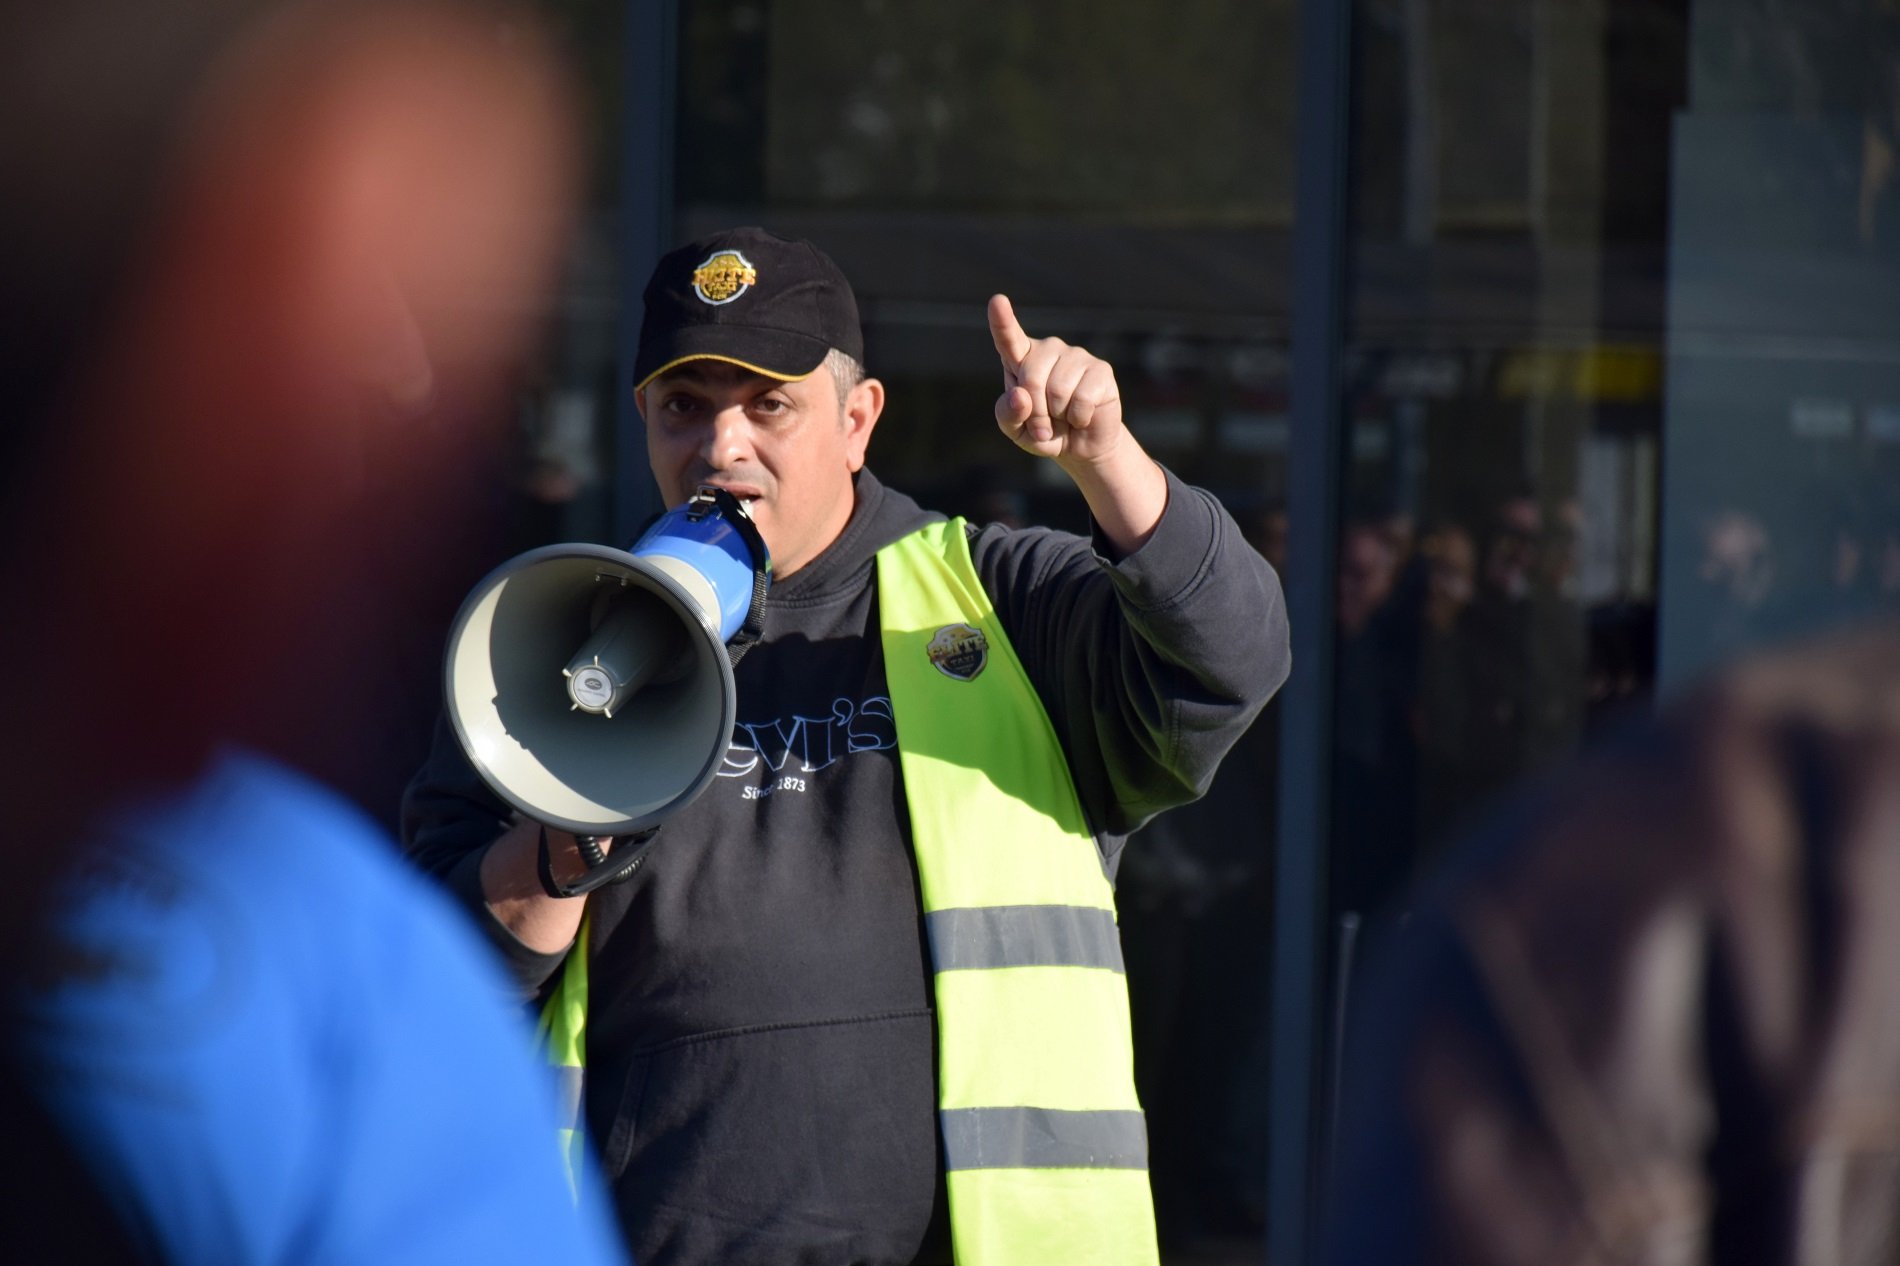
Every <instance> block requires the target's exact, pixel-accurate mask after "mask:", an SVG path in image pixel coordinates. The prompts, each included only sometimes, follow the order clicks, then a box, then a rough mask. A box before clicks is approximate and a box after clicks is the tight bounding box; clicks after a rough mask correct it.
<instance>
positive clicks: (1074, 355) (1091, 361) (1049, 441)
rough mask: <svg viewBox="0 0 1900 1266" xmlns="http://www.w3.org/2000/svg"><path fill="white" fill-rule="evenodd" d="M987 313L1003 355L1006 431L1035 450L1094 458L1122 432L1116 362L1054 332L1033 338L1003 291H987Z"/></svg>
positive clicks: (1001, 415)
mask: <svg viewBox="0 0 1900 1266" xmlns="http://www.w3.org/2000/svg"><path fill="white" fill-rule="evenodd" d="M989 316H990V338H991V339H992V340H993V341H994V342H995V344H996V355H997V356H998V358H1000V359H1001V360H1002V362H1003V394H1002V395H1000V396H998V397H997V398H996V425H997V426H998V427H1000V428H1001V429H1002V432H1003V434H1005V435H1007V436H1009V438H1010V439H1011V440H1013V441H1014V442H1015V444H1016V446H1017V447H1018V448H1021V449H1023V450H1024V451H1025V452H1029V453H1034V454H1036V455H1037V456H1038V457H1055V458H1068V459H1071V460H1073V461H1082V462H1095V461H1099V460H1101V459H1102V458H1103V457H1105V456H1106V455H1107V454H1109V453H1110V452H1112V451H1113V450H1114V449H1115V447H1116V446H1117V445H1119V444H1120V443H1121V442H1122V438H1123V436H1124V435H1125V434H1126V432H1125V430H1124V428H1123V426H1122V399H1121V389H1120V388H1119V387H1118V386H1117V385H1116V383H1115V370H1114V368H1113V367H1111V366H1110V365H1109V363H1108V362H1107V361H1105V360H1103V359H1101V358H1100V357H1098V356H1094V355H1091V354H1090V353H1089V352H1088V350H1087V349H1085V348H1080V347H1072V346H1070V345H1069V344H1067V343H1065V342H1063V341H1062V340H1061V339H1059V338H1041V339H1032V338H1030V337H1029V335H1028V334H1026V333H1024V332H1023V327H1022V325H1021V323H1020V322H1018V321H1017V320H1016V311H1015V309H1014V308H1012V307H1011V306H1010V303H1009V298H1008V297H1007V296H1005V295H993V296H991V298H990V312H989ZM1065 464H1066V463H1065Z"/></svg>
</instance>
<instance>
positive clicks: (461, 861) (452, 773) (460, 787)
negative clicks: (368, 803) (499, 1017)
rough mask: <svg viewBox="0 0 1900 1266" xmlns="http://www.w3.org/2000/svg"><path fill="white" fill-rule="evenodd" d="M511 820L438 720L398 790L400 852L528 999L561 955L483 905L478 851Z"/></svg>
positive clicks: (485, 900)
mask: <svg viewBox="0 0 1900 1266" xmlns="http://www.w3.org/2000/svg"><path fill="white" fill-rule="evenodd" d="M512 820H513V811H512V810H510V809H509V808H508V806H507V805H505V804H503V803H502V801H501V799H500V798H499V797H498V796H496V795H495V793H494V792H492V791H490V790H489V789H488V785H487V784H486V783H484V782H483V781H482V779H481V775H479V774H477V773H476V772H475V768H474V766H472V765H470V764H469V761H468V757H467V756H465V755H464V754H463V752H462V745H461V743H459V742H458V741H457V740H456V737H455V731H454V730H453V729H452V728H451V727H450V726H449V723H448V718H447V717H440V718H438V719H437V721H436V727H435V742H434V746H433V748H432V749H431V751H430V752H429V759H428V761H427V762H426V763H424V765H423V766H422V768H421V769H420V770H419V771H417V773H416V776H415V777H414V778H412V779H410V781H409V786H408V787H407V788H405V789H404V791H403V794H402V845H403V850H404V851H405V852H407V853H408V854H409V857H410V860H411V861H413V862H414V863H415V864H416V865H417V866H419V867H421V869H422V870H423V871H424V872H426V873H428V874H430V875H433V876H434V877H435V878H436V879H438V880H440V881H441V882H442V884H443V885H444V886H445V887H447V888H448V890H449V892H450V893H451V894H452V895H453V896H454V898H455V900H456V901H457V902H458V903H460V904H461V905H462V906H463V907H464V908H465V909H467V910H468V912H469V913H470V915H471V916H472V917H473V918H474V919H475V922H476V925H477V926H478V927H480V929H481V931H482V934H483V935H484V936H486V937H487V938H488V941H489V942H490V943H491V944H492V945H493V946H494V947H495V949H496V950H497V951H499V952H500V954H501V956H502V959H503V961H504V962H505V963H506V964H507V969H508V974H509V975H510V976H511V977H512V978H513V979H514V981H515V982H516V983H517V984H518V985H519V986H520V987H521V990H522V992H523V994H524V995H525V996H528V997H532V996H533V995H534V994H535V993H537V992H539V990H540V988H541V986H542V985H544V984H546V983H547V981H548V978H549V977H551V976H552V975H553V974H554V972H555V969H556V968H558V967H559V966H560V965H561V962H562V960H563V959H565V958H566V957H567V955H566V954H541V953H537V952H536V951H534V950H531V949H529V948H528V947H527V946H526V945H523V944H522V943H521V941H520V939H519V938H517V937H516V936H515V934H514V933H513V932H510V931H509V930H508V929H507V928H506V927H504V926H503V925H502V923H501V921H500V920H498V919H497V918H495V916H494V913H493V912H492V911H490V910H489V908H488V898H487V896H486V894H484V893H483V892H482V874H481V870H482V855H483V854H484V853H486V852H487V851H488V846H489V845H490V844H492V843H494V842H495V840H496V838H497V837H499V836H500V835H501V833H502V832H503V831H504V830H506V829H507V828H508V825H509V823H510V822H511V821H512Z"/></svg>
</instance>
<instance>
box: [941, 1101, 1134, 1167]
mask: <svg viewBox="0 0 1900 1266" xmlns="http://www.w3.org/2000/svg"><path fill="white" fill-rule="evenodd" d="M937 1117H938V1120H939V1121H940V1122H941V1124H942V1126H943V1163H944V1168H945V1169H950V1170H956V1169H1146V1168H1148V1128H1147V1126H1146V1125H1145V1124H1144V1123H1143V1121H1142V1114H1141V1113H1139V1112H1063V1111H1059V1110H1057V1109H1055V1108H945V1109H943V1110H942V1111H940V1112H938V1114H937Z"/></svg>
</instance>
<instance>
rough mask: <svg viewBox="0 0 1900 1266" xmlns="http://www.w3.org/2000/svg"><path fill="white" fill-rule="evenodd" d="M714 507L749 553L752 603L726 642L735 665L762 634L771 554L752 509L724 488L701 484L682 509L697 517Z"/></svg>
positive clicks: (770, 576) (727, 656)
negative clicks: (754, 520)
mask: <svg viewBox="0 0 1900 1266" xmlns="http://www.w3.org/2000/svg"><path fill="white" fill-rule="evenodd" d="M715 507H717V509H718V511H719V514H720V516H721V517H722V518H724V519H725V520H726V522H727V523H729V524H731V525H732V530H733V531H735V532H737V533H738V534H739V539H740V540H742V541H744V542H745V544H746V549H747V550H749V551H750V552H751V554H752V603H751V605H750V606H748V607H747V608H746V613H745V623H744V624H742V625H740V626H739V631H738V632H737V633H734V634H733V635H732V640H731V641H730V642H727V643H726V660H727V662H728V663H730V664H731V665H732V666H733V667H734V668H737V667H738V666H739V661H740V660H742V659H744V658H745V653H746V652H747V651H749V650H751V649H752V648H753V647H754V646H756V645H757V644H758V641H759V639H760V638H761V637H763V636H764V635H765V595H766V593H767V592H768V591H769V590H770V589H771V588H772V554H771V551H770V550H768V549H766V547H765V538H764V537H763V536H761V535H760V534H759V525H758V524H757V523H755V522H753V520H752V511H751V510H749V509H747V508H746V503H745V502H743V501H741V500H739V498H737V497H735V496H733V495H732V494H731V493H730V492H727V491H726V490H725V489H724V488H715V487H714V486H713V485H711V484H701V485H700V486H699V487H698V489H697V490H695V491H694V493H693V495H692V497H691V498H690V499H688V501H687V503H686V512H687V514H688V515H690V516H692V517H695V518H697V517H699V516H701V515H704V514H706V513H707V512H708V511H710V510H711V509H713V508H715Z"/></svg>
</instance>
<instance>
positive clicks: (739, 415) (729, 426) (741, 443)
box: [703, 407, 752, 470]
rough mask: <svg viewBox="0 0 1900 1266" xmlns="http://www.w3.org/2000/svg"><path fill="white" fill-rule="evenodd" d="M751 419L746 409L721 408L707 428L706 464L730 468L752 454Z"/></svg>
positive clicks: (715, 468) (716, 467)
mask: <svg viewBox="0 0 1900 1266" xmlns="http://www.w3.org/2000/svg"><path fill="white" fill-rule="evenodd" d="M751 425H752V424H751V421H750V420H749V419H748V418H747V417H746V415H745V410H744V409H740V408H737V407H734V408H731V409H721V410H720V411H719V412H718V413H715V414H714V415H713V419H712V425H711V426H710V427H708V428H707V429H706V449H705V453H704V454H703V455H704V457H705V459H706V464H707V465H708V466H711V467H712V468H713V469H714V470H728V469H730V468H732V467H733V466H736V465H738V464H739V463H741V462H743V461H744V460H745V459H746V458H748V457H750V456H751V454H752V435H751Z"/></svg>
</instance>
